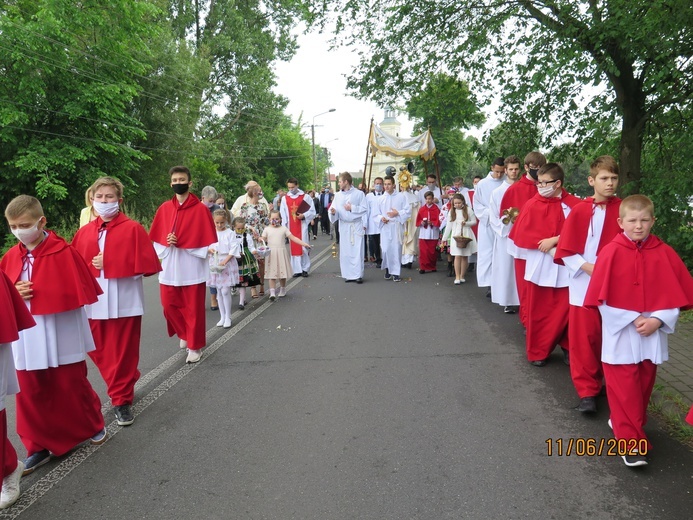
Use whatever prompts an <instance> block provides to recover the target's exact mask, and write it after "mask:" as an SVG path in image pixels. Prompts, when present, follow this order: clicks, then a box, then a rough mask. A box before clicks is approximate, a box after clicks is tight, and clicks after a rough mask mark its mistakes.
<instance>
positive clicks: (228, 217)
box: [212, 208, 231, 224]
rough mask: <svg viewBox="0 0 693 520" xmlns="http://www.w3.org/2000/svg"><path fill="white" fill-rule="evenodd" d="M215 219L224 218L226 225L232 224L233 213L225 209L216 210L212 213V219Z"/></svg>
mask: <svg viewBox="0 0 693 520" xmlns="http://www.w3.org/2000/svg"><path fill="white" fill-rule="evenodd" d="M214 217H224V220H225V221H226V223H227V224H231V213H230V212H229V211H228V210H226V209H224V208H219V209H215V210H214V213H212V218H214Z"/></svg>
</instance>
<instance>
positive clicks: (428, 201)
mask: <svg viewBox="0 0 693 520" xmlns="http://www.w3.org/2000/svg"><path fill="white" fill-rule="evenodd" d="M434 200H435V195H434V193H433V192H432V191H427V192H426V193H425V195H424V201H425V202H424V205H423V206H421V207H420V208H419V212H418V213H417V215H416V227H418V228H419V273H421V274H424V273H426V272H435V271H436V262H437V261H438V253H437V252H436V245H437V244H438V239H439V238H440V208H439V207H438V205H437V204H436V203H435V202H434Z"/></svg>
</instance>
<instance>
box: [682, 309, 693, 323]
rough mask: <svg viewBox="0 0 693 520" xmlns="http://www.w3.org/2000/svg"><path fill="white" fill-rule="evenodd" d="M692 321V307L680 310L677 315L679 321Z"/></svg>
mask: <svg viewBox="0 0 693 520" xmlns="http://www.w3.org/2000/svg"><path fill="white" fill-rule="evenodd" d="M691 322H693V309H691V310H689V311H682V312H681V314H680V315H679V323H691Z"/></svg>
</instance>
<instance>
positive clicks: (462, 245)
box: [452, 235, 472, 249]
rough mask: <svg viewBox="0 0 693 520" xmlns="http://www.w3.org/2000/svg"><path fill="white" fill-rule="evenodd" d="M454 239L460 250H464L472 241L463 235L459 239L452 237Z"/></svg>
mask: <svg viewBox="0 0 693 520" xmlns="http://www.w3.org/2000/svg"><path fill="white" fill-rule="evenodd" d="M452 238H454V239H455V242H456V243H457V247H459V248H460V249H464V248H465V247H467V246H468V245H469V243H470V242H471V241H472V239H471V238H469V237H463V236H462V235H460V236H458V237H452Z"/></svg>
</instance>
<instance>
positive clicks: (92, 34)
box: [0, 0, 160, 217]
mask: <svg viewBox="0 0 693 520" xmlns="http://www.w3.org/2000/svg"><path fill="white" fill-rule="evenodd" d="M157 15H158V11H157V9H156V7H155V6H154V5H153V4H151V3H150V2H146V1H138V0H104V1H99V2H95V1H93V2H89V1H87V2H81V3H78V4H77V3H75V2H72V1H68V0H41V1H31V2H30V1H21V0H20V1H16V2H12V3H7V2H6V3H3V5H2V7H0V143H2V146H0V167H1V168H2V175H1V176H0V188H1V189H0V199H1V200H0V203H2V204H4V203H6V202H7V199H8V198H11V197H13V196H15V195H17V194H18V193H20V192H25V193H31V194H36V195H37V196H38V197H40V198H41V199H43V200H44V201H45V202H46V203H47V204H46V209H47V212H48V214H49V216H56V217H58V216H63V215H65V214H70V213H73V214H75V215H76V211H77V209H78V208H80V207H82V206H83V201H84V188H85V187H86V186H87V185H88V184H89V183H90V182H91V181H92V180H93V179H94V178H95V177H97V176H99V175H105V174H114V173H117V174H118V175H119V176H120V177H121V178H122V179H123V181H125V182H126V183H128V182H131V179H130V177H129V176H130V174H131V173H132V172H133V171H135V170H136V169H137V167H138V165H139V164H140V163H141V162H142V161H143V160H146V159H147V155H146V154H145V153H144V152H143V151H141V150H138V149H136V148H133V147H132V146H131V143H133V142H135V141H140V140H142V139H143V138H144V137H145V132H144V130H143V127H142V124H141V122H140V121H139V120H138V118H137V116H136V114H135V113H134V112H133V110H132V108H133V100H134V99H135V98H136V97H137V96H140V95H142V96H143V95H145V92H144V89H143V86H142V85H141V84H140V82H139V78H140V77H144V75H146V74H149V73H150V72H151V71H152V70H153V68H154V66H155V65H154V63H153V62H152V60H151V58H152V54H151V52H150V49H149V45H148V43H149V42H151V41H152V40H156V39H157V37H158V36H159V35H160V29H159V28H158V26H157V25H156V24H155V23H153V21H154V19H155V18H156V16H157Z"/></svg>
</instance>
